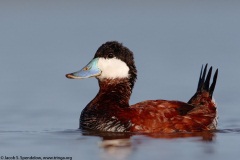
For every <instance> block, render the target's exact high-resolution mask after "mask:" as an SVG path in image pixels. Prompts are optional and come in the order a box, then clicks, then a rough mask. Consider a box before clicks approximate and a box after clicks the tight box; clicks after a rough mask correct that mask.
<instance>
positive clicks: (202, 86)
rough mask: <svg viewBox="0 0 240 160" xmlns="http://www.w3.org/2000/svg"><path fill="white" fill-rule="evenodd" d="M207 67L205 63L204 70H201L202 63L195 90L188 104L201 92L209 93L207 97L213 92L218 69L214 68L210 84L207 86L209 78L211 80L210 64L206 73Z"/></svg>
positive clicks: (210, 96)
mask: <svg viewBox="0 0 240 160" xmlns="http://www.w3.org/2000/svg"><path fill="white" fill-rule="evenodd" d="M207 67H208V64H206V65H205V67H204V70H203V65H202V68H201V72H200V77H199V81H198V87H197V91H196V93H195V95H194V96H193V97H192V98H191V99H190V100H189V101H188V103H189V104H191V103H192V102H193V101H194V99H195V98H196V97H197V96H198V95H200V94H202V93H203V92H208V93H209V98H211V99H212V96H213V92H214V89H215V86H216V82H217V77H218V69H217V70H216V72H215V74H214V76H213V80H212V84H211V86H209V85H210V80H211V75H212V66H211V67H210V69H209V70H208V73H207ZM206 74H207V77H206Z"/></svg>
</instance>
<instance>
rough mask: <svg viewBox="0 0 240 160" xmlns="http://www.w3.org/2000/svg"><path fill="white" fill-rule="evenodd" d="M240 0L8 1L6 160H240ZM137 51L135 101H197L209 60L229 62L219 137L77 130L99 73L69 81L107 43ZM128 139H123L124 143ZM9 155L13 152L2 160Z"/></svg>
mask: <svg viewBox="0 0 240 160" xmlns="http://www.w3.org/2000/svg"><path fill="white" fill-rule="evenodd" d="M239 17H240V2H239V1H237V0H236V1H234V0H233V1H221V0H216V1H214V0H210V1H191V0H183V1H177V0H176V1H167V0H166V1H146V2H145V1H131V2H128V1H121V2H120V1H119V2H117V1H116V2H115V1H110V0H109V1H108V0H103V1H91V2H88V1H62V0H58V1H55V0H51V1H47V0H42V1H25V0H21V1H14V0H13V1H0V73H1V78H0V88H1V89H0V95H1V96H0V158H1V159H5V158H7V157H5V156H8V157H10V156H15V158H16V156H18V158H19V159H20V158H21V157H20V156H22V158H24V157H25V159H26V158H27V157H30V156H35V157H41V158H42V159H43V157H54V156H55V157H59V159H60V158H61V157H62V158H67V157H72V159H121V160H123V159H129V160H141V159H174V158H178V159H179V160H191V159H211V160H212V159H218V160H225V159H234V158H235V157H238V156H240V153H239V147H240V117H239V114H240V109H239V104H240V99H239V95H240V86H239V82H240V74H239V70H238V69H239V68H240V63H239V59H240V45H239V42H240V30H239V28H240V21H239ZM109 40H118V41H120V42H123V44H124V45H126V46H127V47H129V48H130V49H131V50H132V51H133V52H134V53H135V60H136V65H137V68H138V81H137V83H136V85H135V88H134V91H133V95H132V97H131V103H132V104H133V103H136V102H139V101H143V100H146V99H159V98H161V99H176V100H182V101H188V100H189V98H190V97H191V96H192V95H193V94H194V92H195V90H196V85H197V81H198V75H199V72H200V67H201V65H202V64H205V63H209V64H210V65H213V67H214V69H216V68H219V79H218V82H217V86H216V90H215V93H214V97H215V99H216V102H217V104H218V108H219V127H218V129H219V130H218V131H217V132H216V133H199V134H197V135H195V134H187V135H182V134H176V135H161V134H155V135H121V134H120V135H112V134H110V135H99V134H97V133H85V132H82V131H79V130H77V128H78V118H79V115H80V113H81V110H82V109H83V108H84V107H85V106H86V104H87V103H88V102H89V101H90V100H91V99H92V98H93V97H94V96H95V95H96V93H97V91H98V85H97V81H96V80H95V79H87V80H82V81H79V80H69V79H66V78H65V74H66V73H69V72H73V71H76V70H79V69H81V68H82V67H83V66H84V65H86V64H87V63H88V62H89V61H90V59H91V58H92V57H93V55H94V53H95V51H96V50H97V48H98V47H99V46H100V45H101V44H102V43H104V42H106V41H109ZM119 139H120V140H119ZM1 156H3V157H1Z"/></svg>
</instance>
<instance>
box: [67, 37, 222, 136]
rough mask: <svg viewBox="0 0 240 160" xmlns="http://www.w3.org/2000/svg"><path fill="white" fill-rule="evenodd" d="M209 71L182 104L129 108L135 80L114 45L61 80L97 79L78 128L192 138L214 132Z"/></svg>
mask: <svg viewBox="0 0 240 160" xmlns="http://www.w3.org/2000/svg"><path fill="white" fill-rule="evenodd" d="M211 74H212V67H210V69H209V71H208V73H207V65H206V66H205V68H204V69H203V66H202V69H201V73H200V78H199V82H198V87H197V91H196V93H195V94H194V95H193V97H192V98H191V99H190V100H189V101H188V102H187V103H185V102H180V101H175V100H174V101H168V100H161V99H159V100H147V101H143V102H139V103H137V104H134V105H129V99H130V96H131V93H132V89H133V87H134V83H135V81H136V79H137V70H136V66H135V63H134V57H133V53H132V52H131V51H130V50H129V49H128V48H127V47H125V46H123V45H122V44H121V43H118V42H117V41H111V42H106V43H105V44H103V45H102V46H100V47H99V48H98V50H97V52H96V53H95V56H94V58H93V59H92V60H91V61H90V62H89V63H88V64H87V65H86V66H85V67H84V68H83V69H81V70H80V71H77V72H73V73H69V74H67V75H66V77H67V78H70V79H83V78H90V77H96V78H97V80H98V83H99V87H100V89H99V92H98V94H97V95H96V97H95V98H94V99H93V100H92V101H91V102H90V103H89V104H88V105H87V106H86V107H85V108H84V109H83V111H82V113H81V116H80V124H79V128H81V129H87V130H96V131H104V132H105V131H107V132H142V133H151V132H162V133H172V132H196V131H205V130H214V129H216V126H217V110H216V103H215V101H214V100H213V98H212V95H213V91H214V88H215V85H216V81H217V75H218V69H217V70H216V72H215V74H214V77H213V81H212V84H211V85H210V79H211Z"/></svg>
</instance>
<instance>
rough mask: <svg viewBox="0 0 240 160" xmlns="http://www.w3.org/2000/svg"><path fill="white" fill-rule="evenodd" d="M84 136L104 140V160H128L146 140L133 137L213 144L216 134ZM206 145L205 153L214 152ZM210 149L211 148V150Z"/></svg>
mask: <svg viewBox="0 0 240 160" xmlns="http://www.w3.org/2000/svg"><path fill="white" fill-rule="evenodd" d="M82 134H83V135H84V136H98V137H101V138H102V141H101V142H99V147H100V148H101V149H103V152H102V155H101V157H102V159H118V160H122V159H127V157H129V156H130V155H131V154H132V153H133V152H134V151H136V150H137V148H138V146H139V145H140V144H141V145H144V141H145V138H143V139H134V138H131V137H133V136H137V135H142V136H144V137H150V138H153V139H180V138H194V140H198V141H200V142H213V141H214V137H215V133H214V132H209V131H208V132H195V133H171V134H162V133H149V134H146V133H144V134H139V133H111V132H94V131H83V133H82ZM203 145H204V147H203V148H204V152H205V153H212V152H214V151H213V149H212V148H211V146H209V145H205V143H203ZM209 147H210V148H209Z"/></svg>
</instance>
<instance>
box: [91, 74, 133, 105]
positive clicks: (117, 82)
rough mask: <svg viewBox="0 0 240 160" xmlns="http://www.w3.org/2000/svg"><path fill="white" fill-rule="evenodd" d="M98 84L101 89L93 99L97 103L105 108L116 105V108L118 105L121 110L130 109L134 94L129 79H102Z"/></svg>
mask: <svg viewBox="0 0 240 160" xmlns="http://www.w3.org/2000/svg"><path fill="white" fill-rule="evenodd" d="M98 83H99V87H100V89H99V92H98V94H97V96H96V97H95V98H94V99H93V101H94V102H95V103H96V101H97V103H101V104H103V105H104V106H108V104H109V105H111V104H114V106H116V105H117V106H118V107H120V108H126V107H129V99H130V96H131V93H132V88H131V83H130V82H129V79H127V78H124V79H123V78H121V79H102V80H98ZM108 107H109V106H108ZM110 107H111V106H110Z"/></svg>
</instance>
